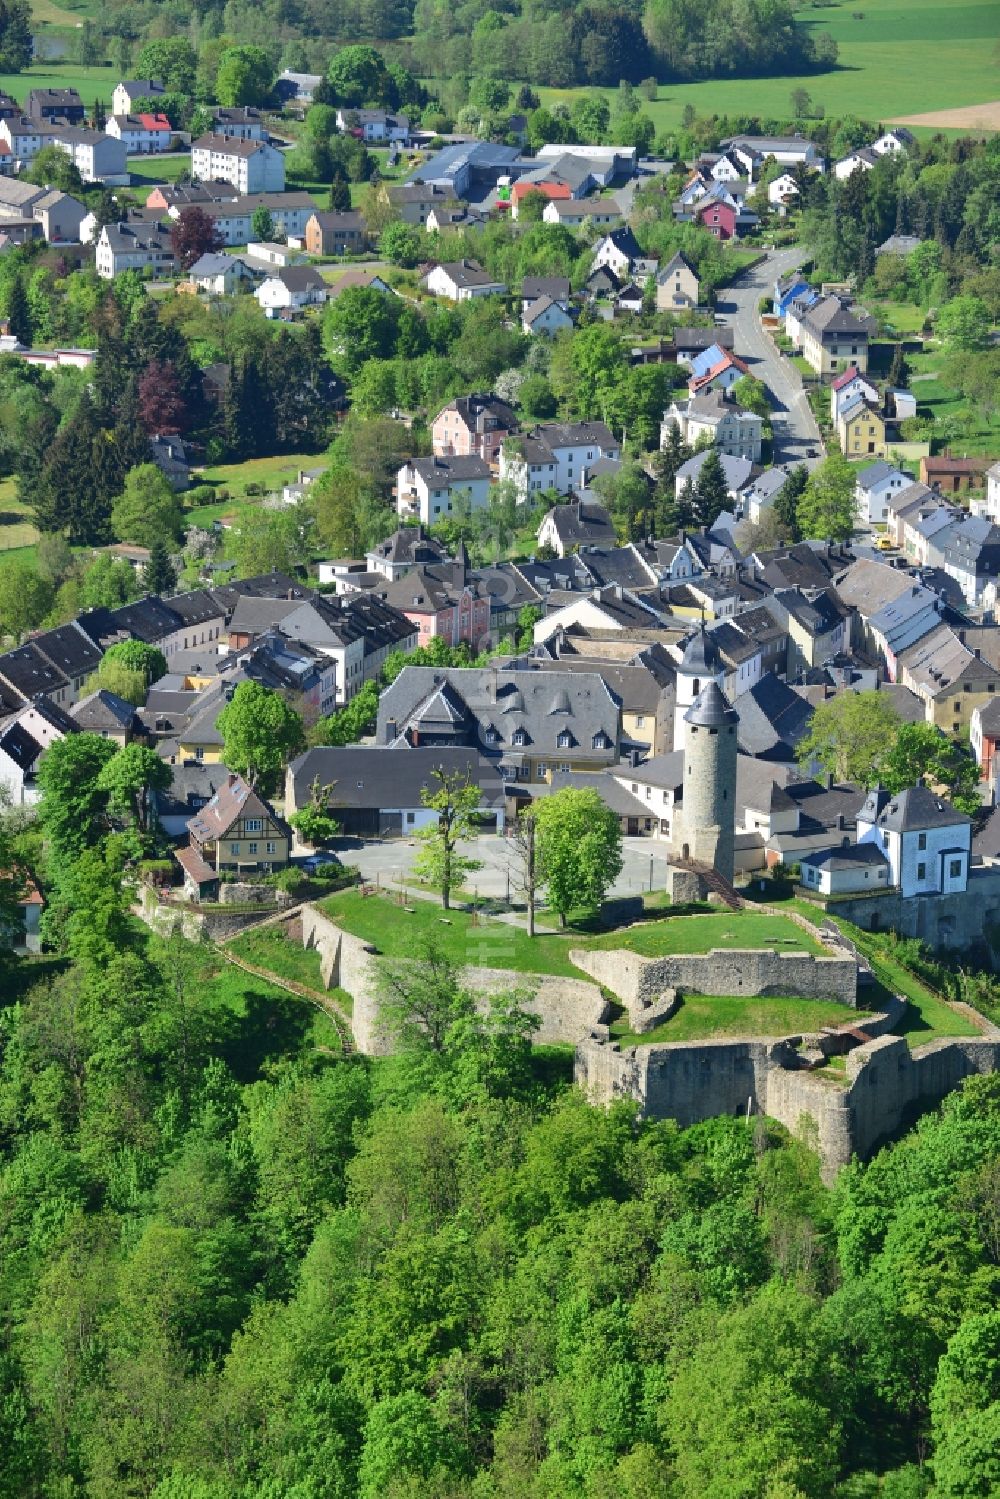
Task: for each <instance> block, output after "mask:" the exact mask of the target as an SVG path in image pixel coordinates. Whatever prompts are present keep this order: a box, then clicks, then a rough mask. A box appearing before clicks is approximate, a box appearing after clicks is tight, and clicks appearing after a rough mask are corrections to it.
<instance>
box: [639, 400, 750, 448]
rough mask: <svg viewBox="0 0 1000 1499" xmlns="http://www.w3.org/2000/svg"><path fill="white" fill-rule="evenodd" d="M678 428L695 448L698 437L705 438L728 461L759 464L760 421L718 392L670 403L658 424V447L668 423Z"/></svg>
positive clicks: (665, 436) (665, 434)
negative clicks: (731, 459)
mask: <svg viewBox="0 0 1000 1499" xmlns="http://www.w3.org/2000/svg"><path fill="white" fill-rule="evenodd" d="M671 423H673V424H674V425H676V426H677V427H678V428H679V429H680V434H681V437H682V438H683V440H684V441H685V442H686V443H689V444H690V445H691V446H692V447H695V446H696V445H697V443H698V441H699V439H700V438H703V437H708V438H710V439H711V441H712V443H713V445H714V446H715V447H716V448H718V450H719V452H720V453H726V454H728V455H729V456H730V457H732V458H747V459H749V461H750V462H751V463H759V462H760V452H761V442H762V434H763V426H764V424H763V421H762V419H761V418H760V417H759V416H758V415H757V414H756V413H755V412H753V411H744V410H743V409H742V407H740V406H737V405H736V403H735V402H734V401H728V400H726V398H725V397H724V396H722V395H720V394H719V392H718V391H714V390H710V391H706V392H704V393H702V394H700V395H696V396H692V397H691V398H690V400H687V401H674V403H673V405H671V406H670V408H669V409H668V410H667V411H665V412H664V414H663V421H662V423H661V425H660V446H661V447H663V445H664V443H665V442H666V440H667V437H668V435H669V427H670V424H671Z"/></svg>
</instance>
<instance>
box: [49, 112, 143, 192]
mask: <svg viewBox="0 0 1000 1499" xmlns="http://www.w3.org/2000/svg"><path fill="white" fill-rule="evenodd" d="M52 144H53V146H58V147H59V150H60V151H64V152H65V153H66V155H67V156H68V157H69V158H70V160H71V161H72V162H73V163H74V165H75V166H76V168H77V170H78V171H79V173H80V176H81V177H82V178H83V180H84V182H103V183H104V184H105V185H106V186H108V187H128V185H129V183H130V181H131V180H132V179H131V176H130V175H129V169H128V151H127V150H126V148H125V146H124V144H123V143H122V142H121V141H119V140H115V138H114V136H113V135H108V134H107V133H106V132H105V131H103V130H84V129H82V128H81V127H80V126H77V125H63V126H61V127H60V129H59V130H58V131H56V132H55V133H54V134H53V136H52Z"/></svg>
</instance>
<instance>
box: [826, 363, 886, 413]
mask: <svg viewBox="0 0 1000 1499" xmlns="http://www.w3.org/2000/svg"><path fill="white" fill-rule="evenodd" d="M859 396H860V397H861V399H862V400H864V401H867V402H869V403H870V404H871V405H872V406H878V405H879V404H880V403H879V393H878V386H877V385H875V384H873V382H872V381H871V380H869V379H868V376H867V375H862V374H861V372H860V371H859V370H858V368H857V365H853V364H852V365H849V366H848V368H847V369H846V370H844V371H843V372H842V373H841V374H839V375H838V376H837V378H836V379H835V380H832V381H831V382H830V420H831V422H833V423H834V425H836V423H837V422H839V421H840V416H841V412H843V411H846V410H847V408H848V406H853V405H854V402H855V401H856V400H857V399H858V397H859Z"/></svg>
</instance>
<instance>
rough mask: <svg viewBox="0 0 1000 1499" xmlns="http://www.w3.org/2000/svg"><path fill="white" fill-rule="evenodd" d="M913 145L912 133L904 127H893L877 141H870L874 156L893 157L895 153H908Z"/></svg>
mask: <svg viewBox="0 0 1000 1499" xmlns="http://www.w3.org/2000/svg"><path fill="white" fill-rule="evenodd" d="M915 144H916V137H915V136H914V134H913V133H912V131H910V130H907V128H906V126H905V125H894V126H893V127H892V129H891V130H885V131H883V132H882V134H881V135H880V136H879V138H878V140H877V141H872V150H873V151H874V152H875V154H876V156H893V155H895V154H896V152H897V151H908V150H909V149H910V147H911V146H912V145H915Z"/></svg>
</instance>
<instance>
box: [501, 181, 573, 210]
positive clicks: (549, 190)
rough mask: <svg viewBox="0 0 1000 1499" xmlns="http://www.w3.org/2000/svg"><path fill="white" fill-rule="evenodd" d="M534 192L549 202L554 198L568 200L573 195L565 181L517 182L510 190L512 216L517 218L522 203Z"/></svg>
mask: <svg viewBox="0 0 1000 1499" xmlns="http://www.w3.org/2000/svg"><path fill="white" fill-rule="evenodd" d="M532 193H537V194H538V196H539V197H542V198H544V199H545V200H546V201H547V202H549V203H551V202H552V201H553V199H555V200H556V201H562V202H568V201H569V199H570V198H572V196H573V194H572V192H571V191H570V189H569V186H568V184H567V183H565V182H515V183H514V186H513V187H512V188H511V190H510V201H511V204H512V205H513V206H512V208H511V217H512V218H515V219H516V218H517V215H518V212H519V210H520V207H521V204H522V203H523V202H524V200H525V198H527V197H530V195H531V194H532Z"/></svg>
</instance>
